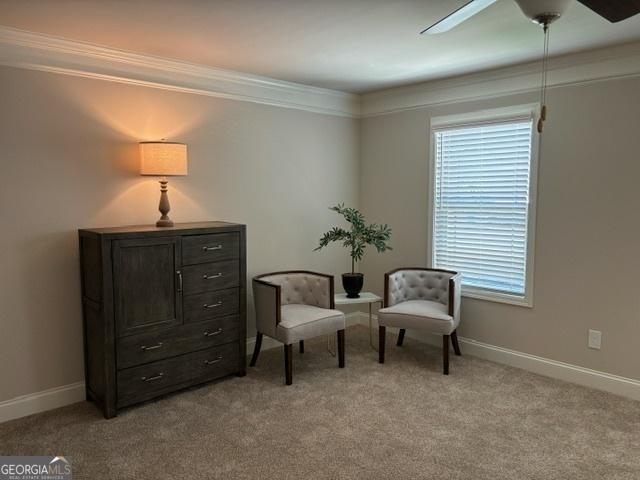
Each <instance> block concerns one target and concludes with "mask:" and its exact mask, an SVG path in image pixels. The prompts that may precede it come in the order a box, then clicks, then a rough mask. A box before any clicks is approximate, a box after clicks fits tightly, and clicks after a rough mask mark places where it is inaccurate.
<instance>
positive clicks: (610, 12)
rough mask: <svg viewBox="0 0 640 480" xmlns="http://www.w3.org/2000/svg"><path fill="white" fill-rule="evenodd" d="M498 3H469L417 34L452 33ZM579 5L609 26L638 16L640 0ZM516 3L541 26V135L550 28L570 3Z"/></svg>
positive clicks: (562, 0)
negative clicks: (542, 36) (542, 38)
mask: <svg viewBox="0 0 640 480" xmlns="http://www.w3.org/2000/svg"><path fill="white" fill-rule="evenodd" d="M496 1H497V0H471V1H468V2H467V3H465V4H464V5H462V6H461V7H460V8H458V9H457V10H455V11H453V12H451V13H450V14H449V15H447V16H446V17H444V18H443V19H441V20H439V21H437V22H436V23H434V24H433V25H431V26H430V27H427V28H425V29H424V30H422V31H421V32H420V33H421V34H423V33H428V34H438V33H444V32H447V31H449V30H451V29H452V28H453V27H455V26H457V25H459V24H461V23H462V22H464V21H466V20H468V19H469V18H471V17H473V16H474V15H476V14H477V13H479V12H481V11H482V10H484V9H485V8H487V7H489V6H490V5H492V4H493V3H495V2H496ZM578 1H579V2H580V3H581V4H583V5H585V6H586V7H588V8H590V9H591V10H593V11H594V12H595V13H597V14H598V15H600V16H601V17H604V18H606V19H607V20H609V21H610V22H611V23H616V22H620V21H622V20H625V19H627V18H630V17H633V16H634V15H636V14H637V13H640V0H578ZM515 2H516V3H517V4H518V6H519V7H520V10H522V13H524V14H525V16H526V17H527V18H529V19H530V20H531V21H533V22H535V23H537V24H539V25H541V26H542V29H543V31H544V54H543V57H542V88H541V95H540V96H541V103H542V110H541V112H540V118H539V119H538V126H537V128H538V132H539V133H542V127H543V124H544V121H545V120H546V119H547V106H546V105H545V101H546V89H547V66H548V56H549V25H551V23H553V22H554V21H556V20H557V19H558V18H560V17H561V16H562V15H563V14H564V12H565V11H566V10H567V8H568V7H569V4H570V3H571V0H515Z"/></svg>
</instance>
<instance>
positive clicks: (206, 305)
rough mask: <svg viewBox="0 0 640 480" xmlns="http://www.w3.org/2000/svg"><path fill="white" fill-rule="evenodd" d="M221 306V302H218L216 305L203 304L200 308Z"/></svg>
mask: <svg viewBox="0 0 640 480" xmlns="http://www.w3.org/2000/svg"><path fill="white" fill-rule="evenodd" d="M221 306H222V302H218V303H205V304H204V305H203V306H202V308H216V307H221Z"/></svg>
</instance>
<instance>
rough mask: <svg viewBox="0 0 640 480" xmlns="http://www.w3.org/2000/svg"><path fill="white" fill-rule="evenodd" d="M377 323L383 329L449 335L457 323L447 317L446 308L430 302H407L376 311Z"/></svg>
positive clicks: (449, 316)
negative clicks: (396, 328) (414, 330)
mask: <svg viewBox="0 0 640 480" xmlns="http://www.w3.org/2000/svg"><path fill="white" fill-rule="evenodd" d="M378 323H379V324H380V325H382V326H385V327H398V328H410V329H417V330H427V331H429V332H432V333H437V334H440V335H449V334H450V333H451V332H453V331H454V330H455V329H456V328H457V327H458V322H457V321H456V320H455V319H454V318H453V317H452V316H451V315H449V312H448V307H447V306H446V305H443V304H442V303H440V302H432V301H430V300H408V301H406V302H400V303H397V304H395V305H393V306H391V307H387V308H382V309H380V310H379V311H378Z"/></svg>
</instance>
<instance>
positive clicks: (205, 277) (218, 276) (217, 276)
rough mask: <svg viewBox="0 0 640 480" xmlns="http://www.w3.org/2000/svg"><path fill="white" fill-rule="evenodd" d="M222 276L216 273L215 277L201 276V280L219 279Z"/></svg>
mask: <svg viewBox="0 0 640 480" xmlns="http://www.w3.org/2000/svg"><path fill="white" fill-rule="evenodd" d="M221 276H222V273H216V274H215V275H206V274H205V275H203V276H202V278H203V279H204V280H213V279H214V278H220V277H221Z"/></svg>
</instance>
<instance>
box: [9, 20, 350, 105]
mask: <svg viewBox="0 0 640 480" xmlns="http://www.w3.org/2000/svg"><path fill="white" fill-rule="evenodd" d="M0 65H7V66H12V67H19V68H27V69H32V70H41V71H47V72H54V73H59V74H66V75H73V76H80V77H86V78H94V79H99V80H106V81H112V82H119V83H127V84H133V85H141V86H146V87H153V88H161V89H165V90H172V91H179V92H184V93H192V94H198V95H207V96H213V97H221V98H227V99H233V100H239V101H245V102H253V103H261V104H265V105H273V106H278V107H284V108H293V109H296V110H305V111H310V112H316V113H323V114H328V115H339V116H346V117H357V116H358V115H359V113H360V97H359V96H358V95H355V94H350V93H345V92H339V91H336V90H329V89H325V88H318V87H312V86H308V85H302V84H298V83H292V82H285V81H282V80H276V79H273V78H268V77H261V76H257V75H249V74H244V73H240V72H235V71H232V70H224V69H220V68H214V67H208V66H204V65H195V64H192V63H186V62H180V61H176V60H169V59H165V58H160V57H155V56H151V55H140V54H136V53H131V52H125V51H122V50H116V49H113V48H107V47H102V46H98V45H93V44H90V43H85V42H78V41H73V40H68V39H64V38H59V37H54V36H51V35H45V34H40V33H34V32H28V31H25V30H19V29H15V28H12V27H7V26H3V25H0Z"/></svg>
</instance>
